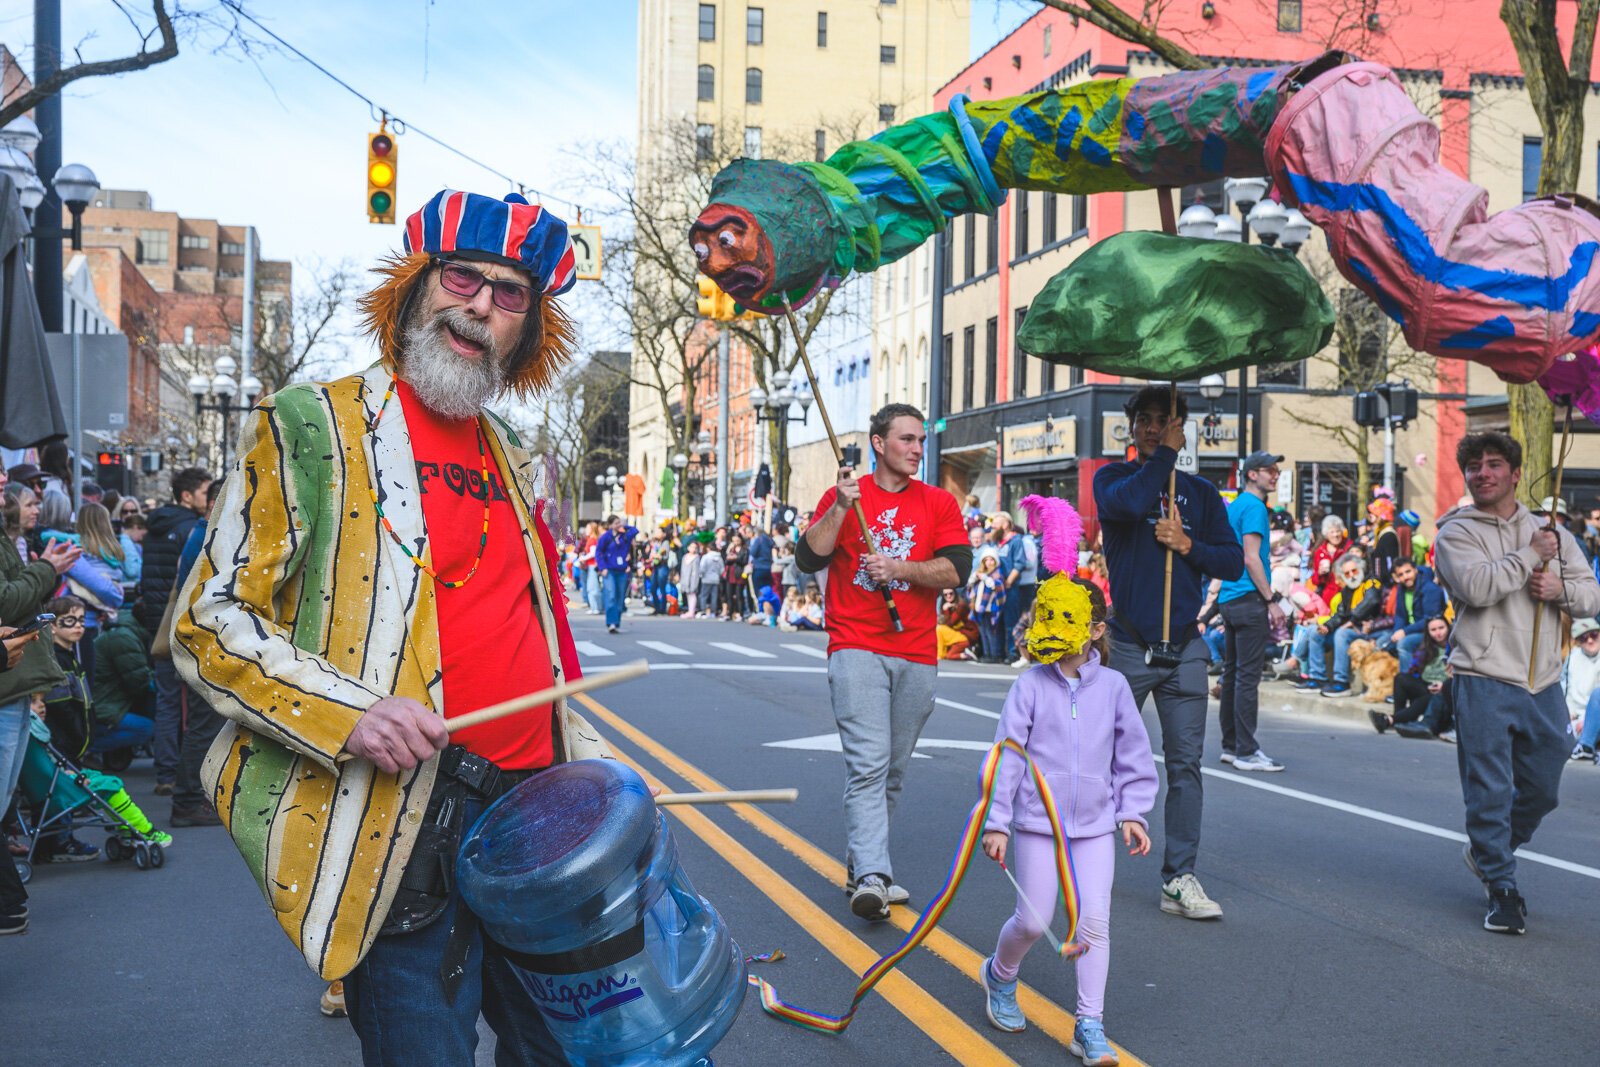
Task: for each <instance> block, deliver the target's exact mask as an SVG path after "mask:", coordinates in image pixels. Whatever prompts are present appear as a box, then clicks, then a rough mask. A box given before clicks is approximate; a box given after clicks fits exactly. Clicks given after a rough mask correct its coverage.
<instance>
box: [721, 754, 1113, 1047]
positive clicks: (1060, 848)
mask: <svg viewBox="0 0 1600 1067" xmlns="http://www.w3.org/2000/svg"><path fill="white" fill-rule="evenodd" d="M1008 750H1009V751H1011V752H1014V753H1016V754H1017V755H1018V756H1021V757H1022V760H1023V762H1024V763H1026V764H1027V765H1028V767H1029V769H1031V770H1032V771H1033V781H1034V785H1036V786H1037V787H1038V789H1039V797H1040V799H1042V800H1043V801H1044V810H1045V811H1046V812H1047V813H1048V814H1049V816H1050V832H1051V833H1052V834H1053V835H1054V836H1055V842H1056V873H1057V874H1058V875H1059V877H1060V880H1061V897H1062V899H1063V900H1064V901H1065V902H1066V908H1067V936H1066V938H1065V940H1064V941H1063V942H1062V944H1061V948H1060V952H1061V955H1062V957H1063V958H1065V959H1069V960H1070V959H1074V958H1076V957H1078V956H1081V955H1083V953H1084V952H1085V951H1087V950H1088V947H1089V946H1087V945H1082V944H1078V943H1077V942H1076V941H1074V940H1073V938H1074V937H1075V936H1076V935H1077V932H1078V880H1077V877H1076V875H1074V873H1073V870H1072V851H1071V848H1070V846H1069V845H1068V843H1067V835H1066V834H1064V833H1063V832H1062V830H1061V817H1060V815H1059V814H1057V812H1056V801H1055V797H1054V796H1052V795H1051V793H1050V786H1049V783H1047V782H1046V781H1045V780H1044V772H1042V771H1040V770H1039V767H1038V765H1037V764H1035V763H1034V762H1033V760H1031V759H1029V758H1028V753H1027V751H1026V750H1025V749H1024V748H1023V747H1022V746H1021V745H1019V744H1017V743H1016V742H1015V741H1013V740H1011V739H1010V738H1007V739H1006V740H1004V741H997V742H995V745H994V747H993V748H991V749H990V750H989V755H988V756H987V757H986V758H985V759H984V761H983V770H982V771H981V772H980V773H979V775H978V784H979V788H980V792H981V793H982V795H981V796H980V797H979V798H978V803H977V805H976V806H975V807H973V809H972V814H971V815H969V816H968V817H967V825H966V829H964V830H963V831H962V833H961V844H960V846H959V847H958V848H957V849H956V855H955V859H953V860H952V861H951V863H950V873H949V874H948V875H946V876H945V880H944V887H943V888H941V889H940V890H939V895H938V896H936V897H934V899H933V900H932V901H931V902H930V903H929V904H928V907H927V909H926V910H925V911H923V913H922V917H921V918H919V919H918V920H917V922H916V925H915V926H913V927H912V928H911V929H910V930H909V931H908V932H907V933H906V936H905V940H904V941H901V942H900V945H899V947H897V948H896V949H895V950H894V951H893V952H891V953H889V954H888V955H887V956H884V957H883V958H882V959H880V960H879V961H878V962H877V963H874V964H873V965H872V966H871V967H869V968H867V971H866V973H865V974H863V975H862V976H861V981H860V983H859V984H858V985H857V986H856V995H855V997H854V998H853V999H852V1000H851V1001H850V1010H849V1011H848V1012H846V1013H845V1014H844V1015H840V1016H834V1015H824V1014H822V1013H821V1012H815V1011H807V1010H806V1009H804V1008H797V1007H795V1006H794V1005H793V1004H786V1003H784V1002H783V1001H782V1000H779V999H778V991H777V990H776V989H774V988H772V985H771V984H770V983H768V982H767V981H766V980H765V979H763V978H760V977H758V976H757V975H753V974H752V975H751V976H750V984H751V985H753V986H755V987H756V989H757V990H759V991H760V993H761V1008H762V1010H763V1011H765V1012H766V1013H767V1014H768V1015H771V1016H774V1017H775V1018H778V1019H782V1020H783V1021H784V1022H786V1023H789V1024H791V1025H794V1026H798V1027H800V1028H801V1029H804V1030H813V1031H816V1032H817V1033H822V1034H842V1033H844V1032H845V1030H846V1029H848V1028H849V1026H850V1024H851V1022H853V1021H854V1020H855V1017H856V1012H857V1011H858V1010H860V1008H861V1002H862V1001H863V1000H865V999H866V996H867V994H868V993H870V992H872V989H873V987H874V986H876V985H877V984H878V983H879V982H881V981H882V980H883V978H884V976H885V975H887V974H888V973H889V972H890V971H892V970H894V969H895V968H896V967H898V966H900V962H901V961H902V960H904V959H905V958H906V957H907V956H909V955H911V952H912V950H913V949H915V948H916V947H917V946H918V945H920V944H922V942H923V941H924V940H926V939H927V936H928V935H929V934H931V933H932V932H933V929H934V927H936V926H938V925H939V921H940V920H941V919H943V918H944V914H945V911H946V910H947V909H948V908H949V907H950V905H951V903H952V902H953V901H954V900H955V898H956V891H957V890H959V889H960V888H961V882H962V879H964V878H965V877H966V874H967V868H968V867H969V866H970V865H971V864H972V858H973V856H975V855H977V853H978V852H979V851H980V850H979V848H978V845H979V843H980V842H981V841H982V839H983V824H984V822H985V821H986V820H987V819H988V818H989V806H990V805H991V804H992V803H993V802H994V788H995V782H996V781H997V780H998V778H999V775H1000V760H1001V758H1002V757H1003V756H1004V755H1005V754H1006V752H1007V751H1008Z"/></svg>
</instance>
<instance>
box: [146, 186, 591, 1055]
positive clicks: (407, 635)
mask: <svg viewBox="0 0 1600 1067" xmlns="http://www.w3.org/2000/svg"><path fill="white" fill-rule="evenodd" d="M404 248H405V251H404V254H403V255H400V256H396V257H392V258H391V259H390V260H389V261H388V262H387V263H386V264H384V265H383V266H382V267H380V268H379V273H380V274H382V275H383V276H384V281H383V282H382V284H380V285H379V286H378V287H377V288H376V289H375V290H373V291H372V292H370V293H368V294H367V295H366V296H365V297H364V298H363V300H362V309H363V311H364V312H365V315H366V325H367V327H368V329H369V330H370V331H371V332H372V333H373V335H374V336H375V338H376V340H377V343H378V348H379V352H380V355H381V359H380V361H379V363H378V364H376V365H374V366H373V367H371V368H369V369H368V370H366V371H364V372H362V373H360V374H355V375H352V376H350V377H347V378H342V379H339V380H338V381H333V382H326V383H307V384H299V385H292V386H290V387H288V388H287V389H284V390H283V391H281V392H279V393H277V394H275V395H273V396H269V397H267V398H266V399H264V400H262V401H261V403H260V404H258V405H257V406H256V409H255V410H254V411H253V412H252V413H251V415H250V417H249V419H248V420H247V421H246V425H245V426H244V429H243V434H242V438H241V440H240V443H239V449H238V455H239V456H240V457H241V458H240V460H239V462H238V463H237V464H236V465H235V467H234V469H233V470H232V471H231V472H229V473H228V475H227V481H226V483H225V485H224V487H223V490H222V493H221V498H220V499H219V500H218V502H217V505H216V509H215V510H214V511H213V513H212V518H211V527H210V532H209V534H208V536H207V538H206V542H205V545H204V551H203V553H202V555H201V558H200V561H199V562H198V564H197V565H196V566H195V568H194V570H193V573H192V574H191V576H190V578H189V580H188V582H187V584H186V585H185V587H184V590H183V593H182V596H181V599H180V600H179V601H178V606H179V608H180V609H181V610H180V611H179V612H178V616H177V618H176V619H175V622H174V639H173V653H174V659H175V660H176V661H177V665H178V668H179V670H180V671H181V672H182V674H183V676H184V678H185V680H186V681H187V682H188V683H189V684H190V685H192V686H194V687H195V688H196V689H198V690H199V691H200V692H202V693H204V694H205V697H206V699H207V700H208V701H209V702H210V703H211V704H212V706H214V707H215V708H216V709H217V711H219V712H220V713H221V714H222V715H223V716H225V717H226V718H227V719H229V720H230V722H229V724H228V725H227V726H226V727H225V728H224V729H223V731H222V733H221V735H220V736H219V737H218V738H217V741H216V743H215V744H214V745H213V746H212V747H211V751H210V754H209V756H208V758H207V760H206V767H205V774H204V777H205V781H206V786H207V788H208V790H209V791H210V795H211V799H212V800H213V802H214V803H215V804H216V808H217V811H218V814H219V815H220V816H221V817H222V820H223V822H224V823H225V824H227V826H228V829H229V832H230V833H231V834H232V835H233V838H234V841H235V842H236V843H237V845H238V846H239V850H240V852H241V853H243V855H244V858H245V861H246V863H247V864H248V865H249V867H250V870H251V872H252V873H253V874H254V875H255V877H256V881H257V883H258V884H259V885H260V887H261V889H262V892H263V893H264V894H265V895H266V897H267V899H268V902H269V903H270V904H271V907H272V909H273V912H274V914H275V915H276V917H277V918H278V921H279V922H280V923H281V924H282V925H283V928H284V930H285V931H286V932H287V933H288V934H289V936H290V937H291V938H292V939H293V940H294V941H295V942H296V944H297V945H298V946H299V948H300V950H301V952H302V953H303V954H304V955H305V958H306V961H307V962H308V963H309V964H310V965H311V966H312V968H313V969H315V970H316V971H317V973H318V974H319V975H321V976H322V977H323V978H324V979H326V980H329V981H334V982H335V986H334V987H333V988H331V989H330V998H331V999H334V1001H335V1003H334V1006H333V1009H332V1010H330V1009H329V1005H328V998H325V1003H324V1009H325V1010H329V1012H330V1014H331V1013H334V1011H336V1010H337V1008H338V1007H339V1005H338V1004H337V997H336V996H334V995H335V994H338V993H339V990H338V987H337V981H336V980H338V979H343V980H344V989H343V998H344V1001H345V1004H346V1005H347V1007H348V1011H349V1015H350V1017H351V1021H352V1023H354V1025H355V1028H356V1032H357V1033H358V1035H359V1036H360V1038H361V1043H362V1055H363V1059H364V1061H365V1063H366V1064H368V1065H379V1064H383V1065H387V1064H400V1063H405V1064H408V1065H411V1064H459V1063H470V1062H472V1059H473V1048H474V1046H475V1045H476V1042H477V1033H476V1025H477V1019H478V1016H479V1013H480V1012H481V1013H482V1014H483V1016H484V1017H485V1018H486V1019H487V1020H488V1022H489V1025H490V1027H491V1028H492V1029H493V1030H494V1031H495V1033H496V1036H497V1038H498V1048H499V1051H498V1053H497V1056H496V1062H500V1063H517V1064H536V1063H537V1064H545V1063H565V1062H567V1061H566V1060H565V1058H564V1057H563V1056H562V1055H561V1052H560V1050H559V1048H558V1047H557V1046H556V1045H555V1043H554V1041H553V1040H552V1039H551V1037H550V1035H549V1033H548V1031H547V1030H546V1028H545V1026H544V1024H543V1022H542V1021H541V1013H540V1012H539V1010H538V1009H537V1007H536V1005H535V1003H534V1002H533V1001H532V1000H531V999H530V998H529V997H528V995H527V993H526V992H525V991H524V990H523V988H522V987H521V985H520V984H519V983H518V982H517V980H516V979H515V977H514V976H513V974H512V972H511V969H510V967H509V965H508V963H507V961H506V958H505V956H504V953H503V950H501V949H499V948H498V946H496V945H495V944H494V943H493V942H491V941H489V940H488V939H487V938H485V937H484V936H483V935H482V934H481V932H480V931H479V928H478V926H477V924H476V922H475V921H474V920H473V917H472V915H471V913H470V912H469V911H468V910H467V909H466V908H465V907H464V906H462V905H461V903H460V900H459V897H458V896H457V895H456V893H455V892H454V887H453V878H452V877H451V873H452V871H453V867H454V858H455V850H456V847H457V844H458V843H459V840H460V836H461V833H462V829H463V827H465V826H470V825H471V824H472V821H473V820H474V819H475V818H476V817H477V814H478V813H479V812H481V811H482V810H483V808H484V807H485V806H486V805H487V804H489V803H490V802H492V801H493V800H494V799H495V798H496V797H497V796H499V795H501V794H503V793H504V792H505V791H506V790H508V789H509V788H511V786H512V785H514V784H516V783H517V782H519V781H521V780H523V779H524V778H526V777H527V776H528V775H529V774H531V773H533V772H534V771H536V770H538V769H540V768H543V767H547V766H549V765H550V764H552V763H554V762H560V761H562V760H565V759H573V758H578V757H580V756H583V755H589V754H595V752H596V747H597V746H598V742H597V740H596V739H594V738H593V737H592V736H590V735H588V732H587V731H584V730H582V729H581V726H582V723H581V720H578V719H577V718H576V716H574V715H573V714H572V713H571V712H570V711H569V710H568V709H566V708H565V707H564V706H562V705H560V704H558V705H556V706H553V707H546V708H544V709H542V710H540V709H535V710H532V711H528V712H525V713H522V714H519V715H515V716H511V717H508V718H504V719H501V720H498V721H496V722H492V723H485V724H481V725H478V726H474V727H470V728H468V729H465V730H462V731H460V732H458V733H455V734H453V735H452V734H449V733H448V732H447V729H446V723H447V722H448V721H449V720H450V719H451V718H454V717H456V716H459V715H462V714H465V713H467V712H471V711H475V710H477V709H479V708H482V707H485V706H487V705H490V704H494V703H496V702H498V701H501V700H505V699H508V698H511V697H515V696H519V695H521V694H523V693H526V692H529V691H534V690H539V689H543V688H546V687H547V686H549V685H550V684H551V683H552V682H553V681H555V680H557V679H560V680H567V679H572V678H575V677H577V675H578V664H577V657H576V655H575V653H574V650H573V644H572V636H571V632H570V630H569V629H568V626H567V620H566V605H565V599H564V597H563V596H562V593H561V591H560V590H561V584H560V579H559V576H558V571H557V562H556V555H555V545H554V541H553V540H552V538H551V536H550V531H549V529H548V528H547V527H546V525H545V522H544V519H543V516H542V513H541V507H542V502H541V501H540V500H539V499H538V494H537V492H536V489H535V486H534V484H533V479H534V477H535V474H536V473H537V471H538V470H539V468H538V466H537V465H536V464H535V463H534V462H533V459H532V457H531V456H530V455H529V454H528V453H527V452H526V451H524V450H523V449H522V448H521V447H520V445H519V443H518V441H517V438H516V436H515V434H513V433H512V431H511V429H510V427H509V426H507V425H506V423H505V422H503V421H502V420H500V419H499V418H497V417H495V416H494V415H492V414H490V413H489V412H488V411H487V410H485V408H484V405H485V404H487V403H489V402H491V401H492V400H494V399H495V398H497V397H499V396H501V395H502V394H504V393H505V392H506V391H508V390H509V391H511V392H514V393H516V394H517V395H519V396H522V397H527V396H529V395H531V394H534V393H536V392H538V391H539V390H540V389H541V388H542V387H544V386H545V385H547V384H548V383H549V382H550V381H551V379H552V378H553V377H554V375H555V374H556V372H557V370H558V369H559V368H560V367H561V365H562V364H563V363H565V362H566V360H567V359H568V358H569V356H570V354H571V349H572V343H573V330H572V326H571V323H570V322H569V320H568V319H567V318H566V317H565V315H564V314H563V313H562V311H561V309H560V308H559V307H558V306H557V305H556V303H555V300H554V298H555V297H556V296H557V295H559V294H561V293H563V292H565V291H566V290H567V289H569V288H571V286H572V284H573V282H574V274H575V269H574V256H573V250H572V245H571V242H570V241H569V240H568V237H567V227H566V224H565V223H563V222H562V221H561V220H560V219H558V218H556V217H555V216H554V215H552V214H550V213H549V212H547V211H544V210H542V209H541V208H539V207H537V206H535V205H531V204H529V203H528V202H527V201H525V200H523V199H522V198H521V197H519V196H515V195H513V196H508V197H506V199H505V200H503V201H502V200H494V199H492V198H490V197H486V196H478V195H475V194H472V193H461V192H454V191H451V190H445V191H443V192H440V193H439V194H437V195H436V196H434V197H433V199H431V200H429V201H428V203H427V204H426V205H425V206H424V207H423V208H422V209H421V210H420V211H418V212H417V213H416V214H415V215H413V216H411V218H410V219H409V220H407V223H406V229H405V238H404ZM599 747H601V748H603V746H599Z"/></svg>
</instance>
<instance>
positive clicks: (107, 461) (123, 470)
mask: <svg viewBox="0 0 1600 1067" xmlns="http://www.w3.org/2000/svg"><path fill="white" fill-rule="evenodd" d="M95 459H96V461H97V462H96V463H95V472H94V473H95V479H94V480H95V481H97V482H99V483H100V487H101V488H102V489H115V490H116V491H117V492H119V493H126V492H127V491H128V468H127V466H126V464H125V463H124V462H123V458H122V453H121V452H101V453H100V454H99V455H98V456H96V457H95Z"/></svg>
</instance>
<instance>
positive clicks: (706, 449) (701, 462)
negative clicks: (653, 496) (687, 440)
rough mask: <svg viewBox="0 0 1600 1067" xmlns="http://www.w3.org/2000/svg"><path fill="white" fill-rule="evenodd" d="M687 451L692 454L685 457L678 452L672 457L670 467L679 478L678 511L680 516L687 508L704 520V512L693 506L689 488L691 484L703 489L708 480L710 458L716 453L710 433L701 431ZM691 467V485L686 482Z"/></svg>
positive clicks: (692, 496)
mask: <svg viewBox="0 0 1600 1067" xmlns="http://www.w3.org/2000/svg"><path fill="white" fill-rule="evenodd" d="M689 451H690V452H691V453H693V455H686V454H685V453H683V452H679V453H678V454H677V455H675V456H673V457H672V466H673V467H674V468H675V469H676V470H677V471H678V473H679V478H680V483H679V486H678V511H679V513H680V514H681V513H682V512H683V511H684V510H685V509H686V508H687V509H688V510H689V511H692V512H694V513H695V514H696V515H697V516H698V517H701V518H704V516H705V512H704V511H703V510H700V509H699V508H697V507H696V506H695V500H696V495H695V493H694V492H692V491H691V489H690V486H691V484H693V485H698V486H700V487H701V488H702V489H703V488H704V487H705V485H706V482H707V480H708V479H707V477H706V472H707V471H708V470H710V469H711V466H712V461H711V457H712V454H713V453H714V452H715V451H716V449H715V447H714V446H713V445H712V444H711V431H710V430H701V431H700V433H699V434H698V435H697V436H696V437H695V439H694V443H693V444H692V445H690V446H689ZM691 467H692V468H693V469H694V474H695V478H694V481H693V482H692V483H691V482H690V481H688V480H687V478H688V469H689V468H691Z"/></svg>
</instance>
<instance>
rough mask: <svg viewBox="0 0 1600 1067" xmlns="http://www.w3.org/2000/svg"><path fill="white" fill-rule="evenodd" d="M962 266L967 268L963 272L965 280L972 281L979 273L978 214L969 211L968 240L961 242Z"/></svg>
mask: <svg viewBox="0 0 1600 1067" xmlns="http://www.w3.org/2000/svg"><path fill="white" fill-rule="evenodd" d="M961 259H962V266H964V267H965V268H966V270H965V272H964V273H963V274H962V280H963V281H969V282H970V281H971V280H972V279H973V278H975V277H976V276H977V274H978V216H976V215H974V214H972V213H971V212H968V213H967V232H966V240H964V241H962V242H961Z"/></svg>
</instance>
